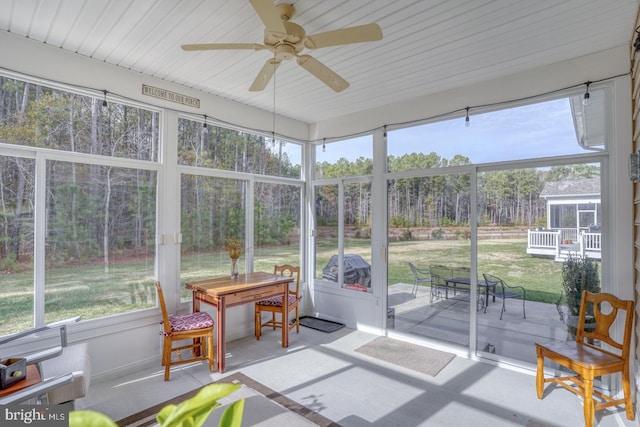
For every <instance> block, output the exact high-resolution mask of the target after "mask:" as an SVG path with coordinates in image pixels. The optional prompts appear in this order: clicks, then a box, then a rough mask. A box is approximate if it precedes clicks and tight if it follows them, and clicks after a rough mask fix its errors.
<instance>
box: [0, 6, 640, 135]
mask: <svg viewBox="0 0 640 427" xmlns="http://www.w3.org/2000/svg"><path fill="white" fill-rule="evenodd" d="M291 3H293V5H294V7H295V14H294V16H293V17H292V19H291V21H292V22H295V23H297V24H299V25H301V26H303V27H304V29H305V31H306V33H307V34H316V33H319V32H324V31H329V30H334V29H339V28H342V27H348V26H354V25H362V24H368V23H372V22H375V23H377V24H379V25H380V27H381V28H382V32H383V34H384V39H383V40H382V41H377V42H369V43H359V44H352V45H346V46H333V47H326V48H322V49H317V50H313V51H309V50H306V49H305V51H304V52H303V53H307V54H311V55H312V56H313V57H314V58H316V59H318V60H319V61H321V62H322V63H324V64H325V65H327V66H328V67H330V68H331V69H332V70H334V71H335V72H336V73H338V74H339V75H340V76H342V77H343V78H344V79H346V80H347V81H348V82H349V83H350V87H349V88H347V89H346V90H345V91H343V92H340V93H336V92H334V91H332V90H331V89H329V88H328V87H327V86H325V85H324V84H323V83H322V82H320V81H319V80H318V79H316V78H315V77H314V76H313V75H311V74H309V73H308V72H307V71H305V70H304V69H303V68H301V67H300V66H298V65H297V64H296V62H295V60H290V61H286V62H284V63H283V64H282V65H281V66H280V68H279V69H278V70H277V73H276V77H275V79H273V80H272V81H271V82H270V83H269V84H268V85H267V87H266V89H265V90H264V91H262V92H250V91H249V90H248V89H249V86H250V85H251V83H252V82H253V79H254V78H255V76H256V74H257V73H258V71H259V70H260V69H261V67H262V65H263V64H264V63H265V61H266V60H267V59H269V57H270V55H271V54H270V53H269V52H268V51H264V50H263V51H251V50H219V51H203V52H185V51H183V50H182V49H181V48H180V45H182V44H185V43H262V42H263V24H262V21H261V20H260V18H259V17H258V16H257V14H256V13H255V10H254V9H253V7H252V6H251V4H250V3H249V0H181V1H177V0H135V1H134V0H0V31H7V32H11V33H13V34H16V35H19V36H23V37H28V38H30V39H32V40H36V41H39V42H42V43H46V44H48V45H51V46H55V47H59V48H62V49H65V50H68V51H71V52H75V53H77V54H79V55H84V56H87V57H90V58H94V59H96V60H99V61H104V62H107V63H110V64H114V65H117V66H119V67H123V68H126V69H130V70H133V71H136V72H139V73H142V74H147V75H149V76H154V77H157V78H160V79H164V80H167V81H170V82H175V83H178V84H181V85H184V86H187V87H193V88H197V89H199V90H202V91H204V92H208V93H211V94H215V95H219V96H222V97H225V98H229V99H233V100H236V101H237V102H240V103H245V104H248V105H252V106H256V107H259V108H262V109H265V110H268V111H271V110H272V108H273V103H274V93H273V91H274V86H273V84H274V82H275V88H276V89H275V90H276V110H277V112H278V113H279V114H282V115H285V116H289V117H291V118H295V119H298V120H302V121H304V122H308V123H315V122H318V121H322V120H325V119H330V118H333V117H338V116H341V115H344V114H348V113H351V112H355V111H361V110H366V109H369V108H374V107H379V106H384V105H387V104H391V103H396V102H401V101H402V100H405V99H411V98H415V97H418V96H423V95H428V94H430V93H434V92H439V91H442V90H447V89H451V88H454V87H459V86H464V85H468V84H472V83H477V82H481V81H483V80H487V79H493V78H496V77H499V76H503V75H507V74H511V73H514V72H518V71H522V70H526V69H530V68H532V67H536V66H541V65H546V64H550V63H553V62H557V61H560V60H563V59H568V58H573V57H578V56H582V55H586V54H589V53H593V52H597V51H600V50H603V49H607V48H611V47H615V46H620V45H628V44H629V41H630V40H631V38H632V36H633V31H634V24H635V18H636V13H637V9H638V0H615V1H614V0H609V1H605V0H540V1H530V0H395V1H388V0H295V1H292V2H291Z"/></svg>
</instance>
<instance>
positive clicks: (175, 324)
mask: <svg viewBox="0 0 640 427" xmlns="http://www.w3.org/2000/svg"><path fill="white" fill-rule="evenodd" d="M156 291H157V292H158V302H159V303H160V310H161V311H162V329H163V331H162V332H161V333H162V335H163V336H164V340H163V345H162V365H163V366H164V380H165V381H168V380H169V374H170V370H171V367H172V366H175V365H181V364H183V363H192V362H196V361H199V360H207V361H208V362H209V371H211V372H213V362H214V356H213V354H214V353H213V325H214V321H213V319H212V318H211V316H209V314H208V313H206V312H204V311H195V312H193V313H191V314H174V315H172V316H170V315H169V314H168V313H167V306H166V304H165V301H164V295H163V294H162V287H161V286H160V282H156ZM181 340H188V341H189V344H187V345H178V346H174V341H181ZM187 349H188V350H190V351H191V356H192V357H189V358H187V359H183V358H182V353H181V351H182V350H187ZM205 350H206V351H205ZM173 353H176V354H177V360H173V359H172V355H173Z"/></svg>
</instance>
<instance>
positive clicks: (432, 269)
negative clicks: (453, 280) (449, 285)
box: [429, 265, 453, 286]
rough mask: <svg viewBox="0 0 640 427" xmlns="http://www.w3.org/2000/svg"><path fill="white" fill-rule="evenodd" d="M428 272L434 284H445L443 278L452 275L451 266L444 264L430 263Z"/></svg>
mask: <svg viewBox="0 0 640 427" xmlns="http://www.w3.org/2000/svg"><path fill="white" fill-rule="evenodd" d="M429 273H430V274H431V282H432V283H433V284H435V285H442V286H444V285H445V279H446V278H449V277H452V276H453V271H452V270H451V267H447V266H446V265H431V266H429Z"/></svg>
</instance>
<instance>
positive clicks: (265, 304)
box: [254, 264, 302, 340]
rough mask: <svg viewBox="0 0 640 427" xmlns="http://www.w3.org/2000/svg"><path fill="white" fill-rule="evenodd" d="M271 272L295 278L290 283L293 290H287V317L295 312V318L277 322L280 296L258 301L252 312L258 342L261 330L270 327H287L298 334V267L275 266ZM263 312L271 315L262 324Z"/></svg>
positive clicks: (280, 302) (280, 310) (280, 312)
mask: <svg viewBox="0 0 640 427" xmlns="http://www.w3.org/2000/svg"><path fill="white" fill-rule="evenodd" d="M273 272H274V273H275V274H280V275H282V276H288V277H293V278H295V280H293V281H292V283H293V288H291V287H290V288H289V301H288V304H287V307H288V311H287V316H288V315H289V313H291V312H292V311H294V310H295V318H294V320H293V321H290V320H289V319H280V320H277V318H276V315H277V314H280V315H282V299H283V296H282V295H278V296H275V297H271V298H269V299H266V300H263V301H258V302H257V303H255V310H254V314H255V335H256V339H258V340H259V339H260V337H261V336H262V328H264V327H268V326H270V327H272V328H273V329H276V328H279V329H281V328H286V327H288V328H289V329H293V328H294V327H295V328H296V333H300V314H299V310H298V305H299V304H298V303H299V302H300V299H301V297H302V296H301V295H300V266H295V267H294V266H293V265H289V264H284V265H276V266H274V268H273ZM263 312H267V313H271V318H270V319H269V320H267V321H266V322H264V323H263V322H262V313H263ZM285 325H286V326H285Z"/></svg>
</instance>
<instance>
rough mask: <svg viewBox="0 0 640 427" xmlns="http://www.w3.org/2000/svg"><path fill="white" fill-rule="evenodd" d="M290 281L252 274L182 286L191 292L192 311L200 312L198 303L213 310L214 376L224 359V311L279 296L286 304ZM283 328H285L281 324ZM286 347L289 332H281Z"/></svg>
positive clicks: (283, 344)
mask: <svg viewBox="0 0 640 427" xmlns="http://www.w3.org/2000/svg"><path fill="white" fill-rule="evenodd" d="M292 280H293V278H292V277H284V276H279V275H276V274H274V273H263V272H255V273H249V274H241V275H240V276H239V277H238V278H237V279H231V278H229V277H221V278H215V279H208V280H200V281H197V282H189V283H187V284H186V286H187V289H190V290H191V291H192V292H193V311H200V301H202V302H204V303H207V304H211V305H213V306H214V307H216V308H217V318H216V333H217V336H218V339H217V341H218V349H217V352H216V353H217V354H216V357H217V359H218V372H219V373H222V372H224V370H225V355H226V347H227V345H226V336H225V329H226V324H225V322H226V320H225V318H226V311H227V307H233V306H236V305H241V304H249V303H254V302H256V301H261V300H264V299H267V298H270V297H273V296H276V295H283V301H288V300H289V283H290V282H291V281H292ZM288 315H289V311H288V307H287V304H283V305H282V316H283V317H282V318H283V319H286V318H287V317H288ZM285 325H286V324H285ZM288 346H289V328H287V327H286V326H285V327H284V328H282V347H288Z"/></svg>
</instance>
